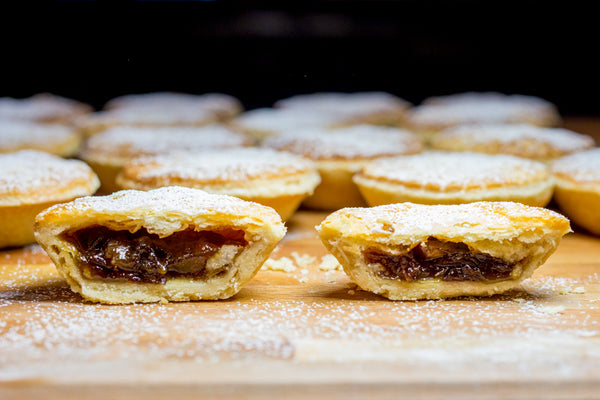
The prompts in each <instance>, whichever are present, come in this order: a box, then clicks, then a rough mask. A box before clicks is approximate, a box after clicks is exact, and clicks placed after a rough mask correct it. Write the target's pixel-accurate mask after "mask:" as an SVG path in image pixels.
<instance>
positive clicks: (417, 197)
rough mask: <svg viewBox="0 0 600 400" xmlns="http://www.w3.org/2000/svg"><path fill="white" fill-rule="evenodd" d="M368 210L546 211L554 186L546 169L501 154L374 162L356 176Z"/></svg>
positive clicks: (423, 156)
mask: <svg viewBox="0 0 600 400" xmlns="http://www.w3.org/2000/svg"><path fill="white" fill-rule="evenodd" d="M354 182H355V183H356V184H357V186H358V187H359V189H360V192H361V193H362V195H363V197H364V198H365V199H366V201H367V203H368V204H369V205H370V206H377V205H382V204H391V203H402V202H405V201H409V202H413V203H422V204H460V203H470V202H474V201H484V200H485V201H517V202H520V203H524V204H528V205H531V206H545V205H546V204H548V202H549V201H550V199H551V198H552V191H553V188H554V181H553V179H552V174H551V173H550V171H549V168H548V167H547V166H546V165H545V164H544V163H540V162H537V161H533V160H528V159H524V158H519V157H514V156H510V155H504V154H497V155H491V154H481V153H471V152H462V153H458V152H456V153H451V152H450V153H444V152H435V151H432V152H425V153H421V154H415V155H410V156H398V157H394V158H388V159H385V160H375V161H373V162H371V163H369V164H367V165H365V166H364V168H363V169H362V170H361V171H360V172H359V173H357V174H356V175H355V176H354Z"/></svg>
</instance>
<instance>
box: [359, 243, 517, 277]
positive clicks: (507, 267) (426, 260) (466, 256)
mask: <svg viewBox="0 0 600 400" xmlns="http://www.w3.org/2000/svg"><path fill="white" fill-rule="evenodd" d="M364 257H365V261H366V262H367V263H368V264H371V265H372V266H373V268H374V269H375V271H376V273H377V274H378V275H380V276H381V277H384V278H390V279H398V280H403V281H418V280H424V279H439V280H442V281H474V282H489V281H498V280H504V279H509V278H510V277H511V274H512V272H513V270H514V269H515V264H509V263H507V262H506V261H504V260H502V259H500V258H496V257H493V256H490V255H489V254H485V253H477V252H473V251H471V250H470V249H469V247H468V246H467V245H466V244H464V243H452V242H443V241H440V240H437V239H435V238H428V239H427V241H425V242H423V243H420V244H419V245H417V246H416V247H414V248H413V249H412V250H410V251H409V252H407V253H404V254H388V253H385V252H382V251H380V250H376V249H367V250H365V251H364Z"/></svg>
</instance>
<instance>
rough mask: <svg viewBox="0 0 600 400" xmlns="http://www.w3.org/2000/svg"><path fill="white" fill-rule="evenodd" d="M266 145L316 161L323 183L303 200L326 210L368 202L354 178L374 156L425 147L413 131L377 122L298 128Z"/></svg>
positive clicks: (415, 150) (414, 151) (408, 152)
mask: <svg viewBox="0 0 600 400" xmlns="http://www.w3.org/2000/svg"><path fill="white" fill-rule="evenodd" d="M263 145H264V146H268V147H272V148H275V149H278V150H283V151H289V152H291V153H295V154H299V155H301V156H304V157H306V158H309V159H311V160H313V161H314V162H315V163H316V165H317V169H318V170H319V173H320V174H321V183H320V184H319V186H317V188H316V189H315V192H314V193H313V194H312V196H310V197H308V198H307V199H306V200H305V201H304V203H303V204H304V205H305V206H307V207H309V208H314V209H322V210H332V209H338V208H342V207H352V206H364V205H366V203H365V201H364V200H363V198H362V196H361V194H360V192H359V191H358V188H357V187H356V185H355V184H354V183H353V182H352V176H353V175H354V174H355V173H356V172H358V171H359V170H360V169H361V168H362V167H363V166H364V165H366V164H367V163H369V162H370V161H372V160H374V159H377V158H381V157H390V156H395V155H400V154H413V153H417V152H419V151H421V150H422V149H423V144H422V141H421V139H419V138H418V137H417V136H416V135H414V134H412V133H411V132H408V131H405V130H403V129H398V128H391V127H384V126H375V125H355V126H350V127H346V128H339V129H335V130H323V129H312V130H303V131H296V132H292V133H289V134H285V135H279V136H275V137H271V138H268V139H266V140H265V141H264V142H263Z"/></svg>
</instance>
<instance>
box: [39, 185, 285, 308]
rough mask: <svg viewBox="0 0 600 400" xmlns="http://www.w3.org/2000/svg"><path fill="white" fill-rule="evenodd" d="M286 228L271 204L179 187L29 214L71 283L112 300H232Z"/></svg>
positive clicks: (87, 294)
mask: <svg viewBox="0 0 600 400" xmlns="http://www.w3.org/2000/svg"><path fill="white" fill-rule="evenodd" d="M285 231H286V230H285V226H284V225H283V223H282V222H281V218H280V217H279V215H278V214H277V213H276V212H275V211H274V210H273V209H272V208H270V207H265V206H263V205H260V204H257V203H252V202H249V201H244V200H241V199H238V198H235V197H231V196H223V195H217V194H210V193H206V192H204V191H202V190H198V189H191V188H184V187H177V186H172V187H164V188H160V189H155V190H150V191H147V192H146V191H137V190H123V191H120V192H117V193H113V194H112V195H109V196H92V197H83V198H79V199H76V200H74V201H72V202H70V203H66V204H59V205H57V206H54V207H51V208H49V209H47V210H46V211H44V212H42V213H40V214H39V215H38V216H37V217H36V220H35V235H36V239H37V240H38V242H39V243H40V245H41V246H42V247H43V248H44V250H46V252H47V253H48V255H49V256H50V258H51V259H52V261H53V262H54V263H55V264H56V268H57V269H58V271H59V273H60V274H61V275H62V276H63V277H64V278H65V279H66V280H67V282H68V283H69V285H70V286H71V289H72V290H73V291H75V292H77V293H80V294H81V295H82V296H83V297H84V298H85V299H87V300H91V301H96V302H102V303H109V304H125V303H134V302H142V303H148V302H167V301H189V300H204V299H225V298H228V297H231V296H233V295H234V294H236V293H237V292H238V291H239V290H240V289H241V288H242V286H243V285H244V284H246V283H247V282H248V281H250V279H252V277H254V275H255V274H256V273H257V272H258V270H259V269H260V267H261V266H262V264H263V263H264V262H265V260H266V259H267V258H268V257H269V255H270V254H271V252H272V251H273V249H274V248H275V246H276V245H277V243H278V242H279V241H280V240H281V239H282V238H283V236H284V235H285Z"/></svg>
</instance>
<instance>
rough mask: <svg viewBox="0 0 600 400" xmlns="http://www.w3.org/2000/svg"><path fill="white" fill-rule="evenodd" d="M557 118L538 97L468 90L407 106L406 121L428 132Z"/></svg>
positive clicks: (549, 122) (536, 122)
mask: <svg viewBox="0 0 600 400" xmlns="http://www.w3.org/2000/svg"><path fill="white" fill-rule="evenodd" d="M560 120H561V118H560V114H559V113H558V110H557V108H556V106H555V105H554V104H552V103H550V102H548V101H546V100H544V99H541V98H539V97H534V96H525V95H518V94H513V95H505V94H501V93H495V92H468V93H459V94H455V95H449V96H439V97H430V98H428V99H425V100H424V101H423V103H422V104H421V105H419V106H417V107H414V108H412V109H411V110H409V112H408V115H407V118H406V124H407V127H408V128H409V129H411V130H413V131H415V132H419V133H422V134H424V135H425V136H429V135H431V134H432V133H435V132H438V131H440V130H442V129H445V128H449V127H451V126H457V125H461V124H472V123H494V124H517V123H524V124H531V125H537V126H556V125H558V124H559V123H560Z"/></svg>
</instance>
